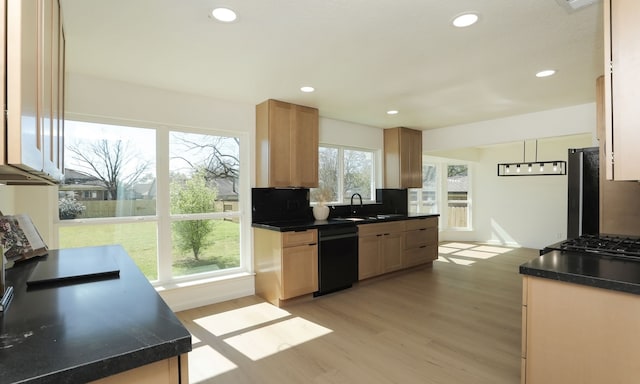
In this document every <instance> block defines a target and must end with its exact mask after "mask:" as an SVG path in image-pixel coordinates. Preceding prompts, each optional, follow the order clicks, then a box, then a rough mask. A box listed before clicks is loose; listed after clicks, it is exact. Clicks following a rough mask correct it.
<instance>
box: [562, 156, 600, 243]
mask: <svg viewBox="0 0 640 384" xmlns="http://www.w3.org/2000/svg"><path fill="white" fill-rule="evenodd" d="M567 163H568V164H567V181H568V191H569V196H568V198H569V200H568V214H567V238H568V239H573V238H576V237H579V236H581V235H585V234H599V233H600V173H599V168H600V167H599V155H598V147H591V148H578V149H574V148H571V149H569V156H568V162H567Z"/></svg>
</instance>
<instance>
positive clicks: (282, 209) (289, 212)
mask: <svg viewBox="0 0 640 384" xmlns="http://www.w3.org/2000/svg"><path fill="white" fill-rule="evenodd" d="M251 205H252V217H251V221H252V222H272V221H294V220H313V214H312V212H311V208H310V202H309V189H308V188H252V189H251ZM330 207H331V211H330V213H329V217H330V218H332V217H346V216H353V215H356V216H366V215H375V214H404V215H406V214H407V212H408V206H407V190H406V189H377V190H376V204H365V205H363V206H360V205H356V206H354V207H351V206H350V205H348V204H347V205H330ZM354 211H355V212H354Z"/></svg>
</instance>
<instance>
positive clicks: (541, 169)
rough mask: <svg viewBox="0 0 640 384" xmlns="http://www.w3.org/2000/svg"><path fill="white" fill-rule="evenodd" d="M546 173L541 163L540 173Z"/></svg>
mask: <svg viewBox="0 0 640 384" xmlns="http://www.w3.org/2000/svg"><path fill="white" fill-rule="evenodd" d="M543 172H544V163H540V173H543Z"/></svg>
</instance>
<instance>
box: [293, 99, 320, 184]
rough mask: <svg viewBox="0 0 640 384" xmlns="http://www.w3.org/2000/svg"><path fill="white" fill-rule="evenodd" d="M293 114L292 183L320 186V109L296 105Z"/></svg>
mask: <svg viewBox="0 0 640 384" xmlns="http://www.w3.org/2000/svg"><path fill="white" fill-rule="evenodd" d="M293 114H294V116H293V129H292V137H293V143H294V144H293V149H292V153H291V161H290V164H291V175H292V185H295V186H300V187H306V188H315V187H317V186H318V110H317V109H316V108H309V107H303V106H300V105H296V106H294V109H293Z"/></svg>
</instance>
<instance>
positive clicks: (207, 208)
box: [58, 121, 241, 281]
mask: <svg viewBox="0 0 640 384" xmlns="http://www.w3.org/2000/svg"><path fill="white" fill-rule="evenodd" d="M65 130H66V132H65V138H66V142H67V146H66V148H65V175H66V178H65V181H64V183H63V184H61V185H60V186H59V218H60V221H59V225H58V228H59V231H58V234H59V246H60V247H61V248H70V247H80V246H90V245H106V244H121V245H122V246H123V247H124V248H125V249H126V250H127V252H128V253H129V255H130V256H131V257H132V258H133V259H134V261H135V262H136V263H137V265H138V266H139V267H140V269H141V270H142V272H143V273H144V274H145V276H147V278H148V279H149V280H152V281H168V280H172V279H174V278H182V277H187V276H195V275H200V274H216V273H224V272H228V271H233V270H237V269H238V268H240V267H241V257H240V254H241V252H240V233H241V229H240V217H241V215H240V204H239V203H240V193H239V188H238V180H239V177H240V168H241V167H240V161H239V158H240V155H239V153H240V139H239V138H238V137H233V136H227V135H217V134H212V133H209V132H207V133H203V132H186V131H178V130H170V129H165V128H157V129H149V128H138V127H130V126H122V125H107V124H96V123H87V122H76V121H66V122H65Z"/></svg>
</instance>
